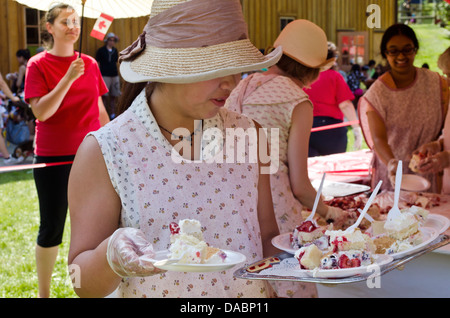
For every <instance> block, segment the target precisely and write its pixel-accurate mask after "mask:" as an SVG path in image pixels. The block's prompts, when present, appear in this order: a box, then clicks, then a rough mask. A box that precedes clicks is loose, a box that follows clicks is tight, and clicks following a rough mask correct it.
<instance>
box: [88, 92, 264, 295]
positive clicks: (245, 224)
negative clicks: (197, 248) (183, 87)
mask: <svg viewBox="0 0 450 318" xmlns="http://www.w3.org/2000/svg"><path fill="white" fill-rule="evenodd" d="M229 127H242V128H244V129H246V128H251V127H254V123H253V122H252V121H250V120H249V119H248V118H246V117H245V116H241V115H238V114H235V113H232V112H229V111H227V110H226V109H222V110H221V111H220V112H219V114H218V115H216V116H215V117H214V118H211V119H205V120H204V130H206V129H208V128H215V129H219V130H220V131H222V132H223V133H224V136H225V132H224V131H225V129H226V128H229ZM92 135H94V136H95V137H96V138H97V140H98V142H99V144H100V147H101V150H102V153H103V156H104V159H105V163H106V166H107V169H108V173H109V175H110V178H111V182H112V184H113V186H114V188H115V190H116V192H117V194H118V195H119V196H120V199H121V201H122V211H121V226H123V227H134V228H140V229H141V230H142V231H143V232H144V233H145V235H146V236H147V239H148V241H149V242H151V243H152V244H153V247H154V249H155V250H156V251H158V250H166V249H168V247H169V237H170V230H169V224H170V223H171V222H177V221H180V220H182V219H186V218H189V219H197V220H199V221H200V222H201V224H202V230H203V234H204V238H205V241H206V242H208V243H209V244H211V245H212V246H215V247H218V248H222V249H226V250H231V251H236V252H240V253H242V254H244V255H245V256H246V257H247V262H248V263H252V262H256V261H257V260H260V259H262V258H263V254H262V244H261V237H260V236H261V234H260V228H259V223H258V217H257V200H258V192H257V185H258V177H259V172H258V163H257V162H256V163H253V162H251V161H250V160H249V161H246V162H245V163H228V162H227V160H222V161H223V163H221V162H220V159H224V158H225V159H226V156H227V154H226V153H225V157H223V158H221V156H218V157H217V158H216V160H211V162H210V163H207V162H205V161H204V160H198V161H190V160H186V159H184V158H182V157H181V156H179V154H178V153H176V152H175V153H173V152H172V151H171V150H172V146H171V145H170V143H169V142H168V141H167V140H166V139H165V138H164V136H163V135H162V134H161V131H160V129H159V127H158V125H157V123H156V121H155V119H154V117H153V115H152V113H151V111H150V108H149V106H148V104H147V100H146V97H145V92H144V91H143V92H142V93H141V94H140V95H139V96H138V97H137V98H136V99H135V101H134V102H133V104H132V105H131V106H130V108H129V109H128V110H127V111H126V112H125V113H124V114H122V115H121V116H119V117H117V118H116V119H115V120H114V121H112V122H111V123H109V124H108V125H106V126H105V127H103V128H102V129H100V130H98V131H97V132H94V133H92ZM177 154H178V157H176V158H175V157H173V156H177ZM210 159H211V158H210ZM247 159H248V158H247ZM242 265H243V264H241V266H242ZM235 269H236V268H234V269H230V270H227V271H222V272H210V273H182V272H173V271H167V272H165V273H163V274H159V275H154V276H150V277H142V278H141V277H136V278H127V279H124V280H123V281H122V283H121V284H120V286H119V289H118V295H119V296H122V297H183V298H185V297H186V298H187V297H230V298H237V297H267V296H268V292H267V290H266V288H265V283H264V282H263V281H250V280H243V279H236V278H234V277H233V272H234V270H235Z"/></svg>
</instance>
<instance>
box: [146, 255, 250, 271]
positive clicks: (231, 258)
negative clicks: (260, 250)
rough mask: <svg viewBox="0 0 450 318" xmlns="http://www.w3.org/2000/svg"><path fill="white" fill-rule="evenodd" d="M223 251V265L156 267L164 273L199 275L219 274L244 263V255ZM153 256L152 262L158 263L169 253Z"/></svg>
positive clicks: (176, 264)
mask: <svg viewBox="0 0 450 318" xmlns="http://www.w3.org/2000/svg"><path fill="white" fill-rule="evenodd" d="M223 251H224V252H225V254H227V257H226V258H225V261H224V262H223V263H217V264H178V263H175V264H167V265H162V266H158V268H160V269H163V270H166V271H174V272H200V273H205V272H220V271H224V270H227V269H230V268H232V267H234V266H236V265H237V264H239V263H242V262H245V260H246V259H247V258H246V257H245V255H243V254H241V253H238V252H233V251H228V250H223ZM155 254H156V255H155V257H154V260H155V261H160V260H163V259H167V258H168V255H169V251H168V250H166V251H158V252H156V253H155Z"/></svg>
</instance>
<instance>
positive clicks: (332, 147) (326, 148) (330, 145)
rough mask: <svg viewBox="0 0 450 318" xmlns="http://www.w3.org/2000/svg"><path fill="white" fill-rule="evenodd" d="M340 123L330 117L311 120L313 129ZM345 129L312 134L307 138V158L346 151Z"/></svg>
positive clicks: (340, 128) (340, 121)
mask: <svg viewBox="0 0 450 318" xmlns="http://www.w3.org/2000/svg"><path fill="white" fill-rule="evenodd" d="M339 123H342V120H339V119H335V118H332V117H325V116H317V117H314V120H313V128H314V127H321V126H328V125H334V124H339ZM347 131H348V129H347V127H339V128H333V129H328V130H321V131H315V132H312V133H311V135H310V137H309V153H308V157H316V156H326V155H331V154H334V153H341V152H345V151H346V150H347Z"/></svg>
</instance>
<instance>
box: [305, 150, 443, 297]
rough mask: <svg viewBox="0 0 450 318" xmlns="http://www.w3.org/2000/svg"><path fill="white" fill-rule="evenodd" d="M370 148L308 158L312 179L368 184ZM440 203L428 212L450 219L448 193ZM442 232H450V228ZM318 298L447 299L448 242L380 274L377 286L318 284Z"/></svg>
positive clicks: (365, 284) (369, 284) (364, 284)
mask: <svg viewBox="0 0 450 318" xmlns="http://www.w3.org/2000/svg"><path fill="white" fill-rule="evenodd" d="M371 160H372V152H371V151H370V150H360V151H355V152H347V153H341V154H334V155H329V156H322V157H312V158H308V171H309V176H310V179H311V180H315V179H320V178H322V175H323V173H324V172H327V180H331V181H337V182H349V183H363V184H369V181H370V180H369V167H370V162H371ZM439 198H440V204H439V205H438V206H434V207H431V208H428V209H427V210H429V212H430V213H432V214H439V215H443V216H445V217H447V218H449V219H450V196H448V195H439ZM444 234H447V235H450V228H449V229H447V230H446V231H445V233H444ZM317 289H318V294H319V297H321V298H331V297H333V298H334V297H340V298H352V297H355V298H368V297H371V298H377V297H380V298H397V297H405V298H413V297H425V298H442V297H445V298H448V297H450V244H448V245H446V246H443V247H441V248H439V249H436V250H434V251H432V252H429V253H427V254H425V255H423V256H421V257H418V258H416V259H414V260H412V261H410V262H408V263H407V264H405V266H404V268H403V269H402V270H398V269H395V270H393V271H391V272H388V273H386V274H385V275H382V276H381V277H379V285H378V284H373V283H372V284H371V283H367V282H365V281H364V282H356V283H350V284H339V285H325V284H317Z"/></svg>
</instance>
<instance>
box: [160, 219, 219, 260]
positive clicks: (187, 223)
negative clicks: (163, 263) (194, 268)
mask: <svg viewBox="0 0 450 318" xmlns="http://www.w3.org/2000/svg"><path fill="white" fill-rule="evenodd" d="M169 227H170V232H171V235H170V243H171V244H170V247H169V252H170V256H169V258H170V259H177V258H179V259H180V260H179V261H178V263H180V264H215V263H223V262H224V261H225V259H226V257H227V255H226V253H225V252H223V251H222V250H221V249H219V248H216V247H212V246H208V244H207V243H206V242H205V241H204V239H203V232H202V230H201V224H200V222H199V221H197V220H189V219H185V220H181V221H180V223H179V224H177V223H175V222H172V223H171V224H170V226H169Z"/></svg>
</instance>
